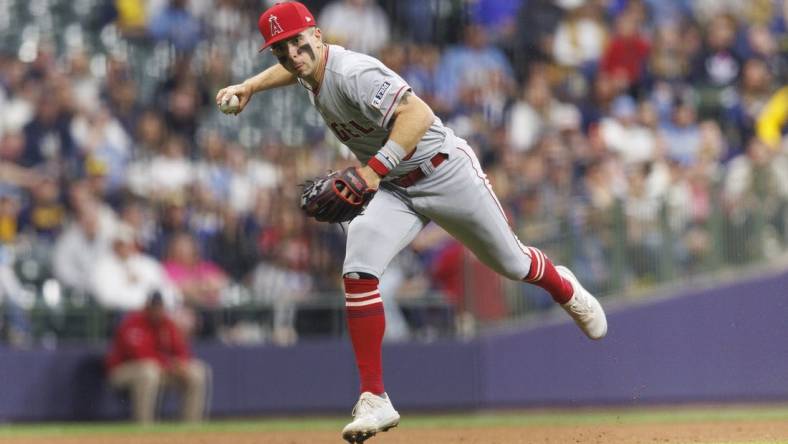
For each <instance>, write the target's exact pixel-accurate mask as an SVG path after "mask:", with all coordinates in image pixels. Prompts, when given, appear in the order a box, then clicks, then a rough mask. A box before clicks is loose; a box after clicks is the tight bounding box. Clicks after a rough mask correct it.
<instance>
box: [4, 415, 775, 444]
mask: <svg viewBox="0 0 788 444" xmlns="http://www.w3.org/2000/svg"><path fill="white" fill-rule="evenodd" d="M343 442H344V441H342V439H341V438H340V437H339V431H338V430H337V431H326V430H320V431H284V430H279V431H249V432H232V431H228V432H216V431H210V432H195V431H191V432H183V433H145V432H139V433H133V434H125V435H122V434H114V433H113V434H89V435H84V436H79V435H70V436H67V437H58V436H41V437H0V443H3V444H6V443H7V444H44V443H47V444H301V443H309V444H323V443H326V444H328V443H332V444H341V443H343ZM756 442H757V443H759V444H761V443H787V442H788V421H780V420H765V421H725V422H673V423H647V424H606V425H600V424H588V425H573V426H558V425H551V426H545V425H528V426H523V427H516V426H507V427H475V428H463V427H453V428H450V429H437V428H433V427H408V426H403V427H401V428H397V429H393V430H392V431H390V432H387V433H382V434H380V435H378V436H377V437H375V438H373V439H370V440H369V441H367V443H369V444H413V443H430V444H443V443H452V444H458V443H460V444H508V443H528V444H553V443H554V444H575V443H577V444H580V443H583V444H585V443H592V444H596V443H599V444H602V443H604V444H619V443H620V444H638V443H644V444H645V443H648V444H655V443H682V444H683V443H726V444H728V443H730V444H734V443H735V444H739V443H741V444H744V443H756Z"/></svg>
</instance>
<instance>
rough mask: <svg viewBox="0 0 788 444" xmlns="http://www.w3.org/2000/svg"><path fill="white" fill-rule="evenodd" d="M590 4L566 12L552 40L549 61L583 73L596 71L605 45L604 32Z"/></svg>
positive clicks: (604, 27)
mask: <svg viewBox="0 0 788 444" xmlns="http://www.w3.org/2000/svg"><path fill="white" fill-rule="evenodd" d="M599 12H600V11H599V10H598V9H597V8H596V7H595V5H593V4H591V3H587V4H584V5H582V6H579V7H577V8H575V9H572V10H570V11H569V12H568V14H567V15H566V17H565V18H564V20H562V21H561V24H560V25H558V29H557V30H556V31H555V37H554V39H553V57H554V59H555V61H556V62H557V63H558V64H559V65H561V66H565V67H570V68H580V69H581V70H583V72H585V73H591V72H593V71H594V70H595V69H596V65H597V63H598V62H599V58H600V57H601V56H602V52H603V51H604V50H605V44H606V43H607V29H606V26H605V24H604V22H602V20H601V17H599Z"/></svg>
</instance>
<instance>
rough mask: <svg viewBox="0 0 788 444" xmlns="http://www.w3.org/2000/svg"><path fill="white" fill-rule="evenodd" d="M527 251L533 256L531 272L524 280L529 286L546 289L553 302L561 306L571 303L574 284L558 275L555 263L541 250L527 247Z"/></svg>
mask: <svg viewBox="0 0 788 444" xmlns="http://www.w3.org/2000/svg"><path fill="white" fill-rule="evenodd" d="M526 251H528V255H529V256H531V270H530V271H529V272H528V275H527V276H526V277H525V279H523V280H524V281H525V282H528V283H529V284H534V285H538V286H540V287H542V288H544V289H545V290H547V292H548V293H550V296H552V297H553V300H554V301H556V302H557V303H559V304H566V303H567V302H569V300H570V299H572V294H573V293H574V289H573V288H572V284H571V283H569V281H567V280H566V279H564V278H563V277H562V276H561V275H560V274H558V271H556V269H555V267H554V266H553V262H552V261H551V260H550V259H548V258H547V256H545V254H544V253H542V251H541V250H539V249H538V248H534V247H526Z"/></svg>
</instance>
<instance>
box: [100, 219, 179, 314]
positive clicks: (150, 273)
mask: <svg viewBox="0 0 788 444" xmlns="http://www.w3.org/2000/svg"><path fill="white" fill-rule="evenodd" d="M111 241H112V246H111V248H110V249H109V250H108V251H106V252H105V253H104V254H102V255H100V256H98V257H94V260H95V262H94V264H93V266H92V273H91V276H90V284H91V290H92V294H93V296H94V297H95V298H96V300H97V301H98V303H99V304H100V305H101V306H102V307H104V308H107V309H111V310H124V311H125V310H139V309H140V308H142V307H143V306H144V305H145V301H146V299H147V297H148V295H149V294H150V293H151V292H153V291H157V292H160V293H161V294H162V295H163V298H164V301H165V302H166V305H167V307H168V308H175V307H176V305H177V302H178V300H179V296H178V291H177V289H176V288H175V286H174V285H173V284H172V283H171V282H170V280H169V279H168V278H167V273H165V271H164V268H162V266H161V264H159V262H158V261H157V260H156V259H154V258H153V257H151V256H148V255H146V254H143V253H140V252H139V251H138V249H137V245H136V235H135V233H134V229H132V228H131V227H130V226H128V225H126V224H119V225H118V226H117V227H116V230H115V233H114V234H113V236H112V239H111Z"/></svg>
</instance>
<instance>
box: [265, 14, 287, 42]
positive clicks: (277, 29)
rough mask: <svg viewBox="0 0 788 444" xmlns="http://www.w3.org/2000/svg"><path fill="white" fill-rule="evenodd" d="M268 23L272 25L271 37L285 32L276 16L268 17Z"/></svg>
mask: <svg viewBox="0 0 788 444" xmlns="http://www.w3.org/2000/svg"><path fill="white" fill-rule="evenodd" d="M268 23H269V24H270V25H271V37H273V36H275V35H277V34H281V33H282V32H284V31H283V30H282V25H280V24H279V18H277V17H276V16H275V15H272V16H270V17H268Z"/></svg>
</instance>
